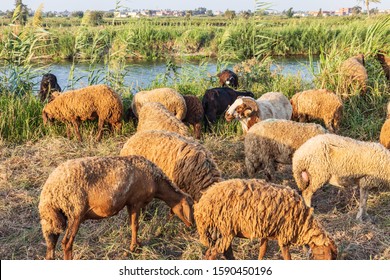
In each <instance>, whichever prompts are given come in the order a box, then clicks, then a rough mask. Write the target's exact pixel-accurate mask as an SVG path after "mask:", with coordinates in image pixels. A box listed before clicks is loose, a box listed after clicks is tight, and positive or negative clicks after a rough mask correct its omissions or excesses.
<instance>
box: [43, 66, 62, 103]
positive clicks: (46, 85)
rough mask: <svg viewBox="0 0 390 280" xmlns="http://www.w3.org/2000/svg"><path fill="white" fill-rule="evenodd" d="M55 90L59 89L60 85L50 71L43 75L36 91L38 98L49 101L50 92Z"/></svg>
mask: <svg viewBox="0 0 390 280" xmlns="http://www.w3.org/2000/svg"><path fill="white" fill-rule="evenodd" d="M56 91H58V92H60V91H61V87H60V86H59V85H58V83H57V77H56V76H55V75H54V74H51V73H47V74H45V75H43V76H42V80H41V85H40V89H39V93H38V96H39V99H40V100H41V101H42V102H45V101H46V100H48V101H49V102H50V101H51V100H52V93H53V92H56Z"/></svg>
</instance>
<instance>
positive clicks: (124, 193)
mask: <svg viewBox="0 0 390 280" xmlns="http://www.w3.org/2000/svg"><path fill="white" fill-rule="evenodd" d="M153 198H158V199H161V200H163V201H164V202H165V203H166V204H167V205H168V206H169V207H171V209H172V211H173V212H174V213H175V214H176V215H177V216H178V217H179V218H180V219H181V220H182V221H183V222H184V223H185V224H186V225H187V226H190V225H192V224H193V210H192V204H193V202H192V199H191V198H190V197H189V196H188V195H187V194H185V193H183V192H182V191H181V190H179V189H178V188H177V187H176V186H175V185H174V184H173V183H172V182H171V181H170V180H169V179H168V178H167V177H166V176H165V174H164V173H163V172H162V171H161V170H160V169H159V168H158V167H157V166H156V165H155V164H153V163H152V162H150V161H148V160H146V159H145V158H143V157H140V156H130V157H119V156H117V157H89V158H80V159H74V160H68V161H66V162H65V163H63V164H61V165H59V166H58V167H57V168H56V169H55V170H54V171H53V172H52V173H51V174H50V176H49V178H48V179H47V181H46V183H45V185H44V186H43V189H42V193H41V197H40V202H39V214H40V217H41V225H42V232H43V236H44V237H45V240H46V244H47V251H46V259H54V254H55V246H56V243H57V240H58V237H59V235H60V233H61V232H63V231H64V230H65V228H66V231H65V235H64V237H63V239H62V247H63V250H64V259H72V245H73V241H74V238H75V236H76V234H77V231H78V229H79V227H80V224H81V223H82V222H83V221H85V220H88V219H103V218H107V217H111V216H114V215H116V214H117V213H118V212H119V211H120V210H122V209H123V208H124V207H125V206H126V207H127V211H128V213H129V218H130V223H131V230H132V237H131V245H130V251H134V249H135V248H136V246H140V243H139V241H138V240H137V231H138V218H139V214H140V210H141V208H143V207H145V206H146V205H147V204H148V203H149V202H151V201H152V200H153Z"/></svg>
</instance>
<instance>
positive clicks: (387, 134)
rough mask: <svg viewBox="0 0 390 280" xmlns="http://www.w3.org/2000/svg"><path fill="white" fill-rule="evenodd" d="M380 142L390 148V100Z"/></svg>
mask: <svg viewBox="0 0 390 280" xmlns="http://www.w3.org/2000/svg"><path fill="white" fill-rule="evenodd" d="M379 142H380V143H381V144H382V145H383V146H385V147H386V149H390V102H389V103H388V104H387V120H386V121H385V122H384V124H383V126H382V129H381V134H380V136H379Z"/></svg>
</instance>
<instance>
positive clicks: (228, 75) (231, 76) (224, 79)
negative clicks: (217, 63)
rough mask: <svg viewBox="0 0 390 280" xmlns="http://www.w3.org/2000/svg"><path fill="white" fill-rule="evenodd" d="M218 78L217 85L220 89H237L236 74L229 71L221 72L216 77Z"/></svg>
mask: <svg viewBox="0 0 390 280" xmlns="http://www.w3.org/2000/svg"><path fill="white" fill-rule="evenodd" d="M217 76H218V78H219V84H220V85H221V86H222V87H225V86H226V87H232V88H238V76H237V74H236V73H234V72H233V71H231V70H229V69H225V70H223V71H222V72H221V73H219V74H218V75H217Z"/></svg>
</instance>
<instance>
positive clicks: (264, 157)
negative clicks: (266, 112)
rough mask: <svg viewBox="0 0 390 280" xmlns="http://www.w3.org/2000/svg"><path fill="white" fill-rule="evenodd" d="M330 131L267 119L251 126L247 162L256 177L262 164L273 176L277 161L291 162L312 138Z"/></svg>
mask: <svg viewBox="0 0 390 280" xmlns="http://www.w3.org/2000/svg"><path fill="white" fill-rule="evenodd" d="M326 132H327V131H326V130H325V129H324V128H323V127H322V126H321V125H318V124H314V123H298V122H294V121H290V120H281V119H267V120H264V121H261V122H259V123H256V124H255V125H254V126H252V127H251V128H250V129H249V131H248V134H247V135H246V136H245V141H244V143H245V165H246V168H247V172H248V175H249V176H250V177H253V176H254V175H255V173H256V171H257V170H258V169H259V167H263V168H264V170H265V173H266V176H267V178H268V179H269V180H272V179H273V174H274V172H275V169H276V168H275V167H276V163H284V164H291V161H292V155H293V153H294V152H295V150H296V149H298V148H299V147H300V146H301V145H302V144H303V143H305V142H306V141H307V140H308V139H310V138H311V137H314V136H316V135H319V134H324V133H326Z"/></svg>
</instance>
